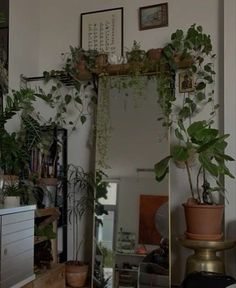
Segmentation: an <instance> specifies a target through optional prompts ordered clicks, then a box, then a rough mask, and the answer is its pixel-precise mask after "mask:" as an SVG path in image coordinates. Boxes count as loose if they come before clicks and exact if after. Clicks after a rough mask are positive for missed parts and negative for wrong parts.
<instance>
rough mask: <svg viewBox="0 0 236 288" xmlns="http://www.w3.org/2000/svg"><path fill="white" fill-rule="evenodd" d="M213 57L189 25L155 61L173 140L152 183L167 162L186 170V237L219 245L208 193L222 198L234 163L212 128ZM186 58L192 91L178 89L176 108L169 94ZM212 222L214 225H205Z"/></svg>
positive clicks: (206, 40)
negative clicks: (180, 66)
mask: <svg viewBox="0 0 236 288" xmlns="http://www.w3.org/2000/svg"><path fill="white" fill-rule="evenodd" d="M214 57H215V55H214V54H213V53H212V44H211V39H210V36H209V35H206V34H204V33H203V30H202V27H201V26H196V25H192V26H191V27H190V28H189V29H188V31H187V33H186V34H184V32H183V31H182V30H177V31H176V32H175V33H173V34H172V36H171V42H170V43H168V44H167V45H166V46H165V47H164V49H163V53H162V54H161V58H160V78H159V82H160V83H159V87H158V92H159V103H160V105H161V107H162V111H163V117H161V118H160V120H161V121H163V125H164V126H167V127H169V128H171V131H172V132H173V134H174V138H175V140H174V141H173V142H174V143H173V145H172V147H171V153H170V155H168V156H167V157H165V158H164V159H162V160H161V161H159V162H158V163H156V165H155V173H156V179H157V181H161V180H162V179H163V178H164V177H165V175H166V174H167V173H168V170H169V162H170V160H173V161H175V162H181V163H182V165H184V167H185V168H186V172H187V176H188V183H189V190H190V199H188V200H187V203H185V204H184V209H185V215H186V224H187V232H186V235H187V237H189V238H192V239H205V240H218V239H220V238H221V237H222V232H221V224H222V217H223V209H224V206H223V205H216V204H217V203H216V202H215V200H214V197H213V192H214V191H217V192H218V193H220V194H221V195H223V194H224V191H225V188H224V186H223V183H222V177H223V176H229V177H231V178H234V176H233V175H232V174H231V172H230V171H229V169H228V168H227V166H226V164H225V162H226V161H233V158H232V157H231V156H229V155H227V154H225V148H226V147H227V142H226V139H227V138H228V137H229V135H228V134H222V133H220V131H219V129H217V128H215V125H214V116H215V115H216V111H217V109H218V108H219V105H215V104H214V98H213V93H214V89H213V84H214V75H215V71H214V66H213V62H212V59H213V58H214ZM186 58H187V59H191V61H190V62H189V63H190V65H189V66H188V67H187V68H186V69H185V70H184V73H185V74H186V75H188V76H189V77H191V79H192V87H191V89H189V90H188V89H185V90H181V89H180V91H182V93H181V94H182V97H183V99H181V103H179V102H180V101H179V102H178V99H176V97H175V92H176V91H175V90H174V89H173V87H174V81H175V80H174V77H175V75H177V73H178V68H177V64H176V59H178V61H179V59H186ZM167 68H168V69H167ZM161 83H162V85H161ZM180 84H181V83H180ZM160 85H161V86H160ZM208 106H209V107H208ZM203 107H204V109H205V110H207V108H208V112H209V114H208V116H206V117H205V116H202V111H201V110H202V108H203ZM204 112H205V113H206V111H204ZM196 118H197V120H195V119H196ZM190 156H191V158H194V161H195V163H196V165H195V166H197V167H194V168H195V169H194V170H195V171H196V170H197V172H196V173H195V171H192V170H191V167H190V166H191V164H190V162H189V157H190ZM218 208H219V209H218ZM218 210H219V211H218ZM192 212H193V213H194V214H192ZM218 212H219V214H218ZM216 213H217V214H216ZM201 217H203V219H202V218H201ZM212 220H216V221H217V223H209V222H208V221H212ZM192 222H193V224H194V225H195V226H194V227H192V226H191V225H192ZM205 226H206V227H205ZM211 229H212V231H211Z"/></svg>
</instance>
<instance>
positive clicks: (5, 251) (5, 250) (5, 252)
mask: <svg viewBox="0 0 236 288" xmlns="http://www.w3.org/2000/svg"><path fill="white" fill-rule="evenodd" d="M3 253H4V255H5V256H6V255H7V248H5V249H4V251H3Z"/></svg>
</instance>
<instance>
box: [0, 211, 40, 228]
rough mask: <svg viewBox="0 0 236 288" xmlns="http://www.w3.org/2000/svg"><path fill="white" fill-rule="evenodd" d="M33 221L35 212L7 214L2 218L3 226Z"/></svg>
mask: <svg viewBox="0 0 236 288" xmlns="http://www.w3.org/2000/svg"><path fill="white" fill-rule="evenodd" d="M31 219H34V211H27V212H20V213H13V214H7V215H3V216H2V225H3V226H4V225H8V224H12V223H19V222H22V221H26V220H31Z"/></svg>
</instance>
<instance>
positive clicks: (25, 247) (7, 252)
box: [1, 237, 34, 263]
mask: <svg viewBox="0 0 236 288" xmlns="http://www.w3.org/2000/svg"><path fill="white" fill-rule="evenodd" d="M33 246H34V238H33V237H28V238H25V239H22V240H19V241H16V242H12V243H9V244H5V245H2V247H1V262H2V261H6V259H8V258H10V257H16V256H17V255H19V254H22V253H24V252H26V251H29V250H32V249H33ZM13 261H14V260H13ZM2 263H3V262H2Z"/></svg>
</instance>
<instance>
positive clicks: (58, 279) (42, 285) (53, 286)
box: [22, 264, 66, 288]
mask: <svg viewBox="0 0 236 288" xmlns="http://www.w3.org/2000/svg"><path fill="white" fill-rule="evenodd" d="M65 287H66V285H65V264H55V265H54V266H53V267H52V268H51V269H48V270H45V271H41V272H40V273H39V274H37V275H36V279H35V280H34V281H32V282H30V283H29V284H27V285H25V286H23V287H22V288H65Z"/></svg>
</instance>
